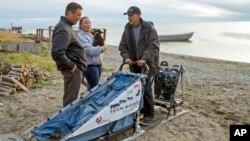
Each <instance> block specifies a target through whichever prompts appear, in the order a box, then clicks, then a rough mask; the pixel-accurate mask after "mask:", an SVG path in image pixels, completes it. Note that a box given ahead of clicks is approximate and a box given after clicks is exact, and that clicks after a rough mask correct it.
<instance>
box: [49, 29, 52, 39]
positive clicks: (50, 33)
mask: <svg viewBox="0 0 250 141" xmlns="http://www.w3.org/2000/svg"><path fill="white" fill-rule="evenodd" d="M51 41H52V26H49V42H51Z"/></svg>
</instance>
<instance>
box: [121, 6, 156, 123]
mask: <svg viewBox="0 0 250 141" xmlns="http://www.w3.org/2000/svg"><path fill="white" fill-rule="evenodd" d="M124 15H128V23H127V24H126V26H125V30H124V32H123V35H122V39H121V41H120V45H119V51H120V54H121V56H122V58H123V61H124V63H126V64H129V68H130V71H131V72H133V73H141V72H142V68H143V66H144V64H145V63H146V64H147V65H148V66H149V74H148V76H147V79H146V85H145V92H144V97H143V98H144V108H143V109H142V112H143V114H144V117H145V118H144V122H145V123H149V122H152V121H154V102H153V94H152V83H153V77H154V76H156V75H157V74H158V73H159V41H158V35H157V32H156V30H155V28H154V25H153V23H152V22H149V21H144V20H143V19H142V18H141V10H140V8H138V7H136V6H131V7H130V8H129V9H128V10H127V12H126V13H124ZM132 62H136V64H134V63H132Z"/></svg>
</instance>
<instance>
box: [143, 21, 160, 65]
mask: <svg viewBox="0 0 250 141" xmlns="http://www.w3.org/2000/svg"><path fill="white" fill-rule="evenodd" d="M157 54H159V40H158V35H157V32H156V30H155V28H154V26H153V25H150V29H149V33H148V41H147V47H146V50H145V51H144V52H143V56H142V60H145V61H147V62H148V61H150V60H151V59H152V58H153V57H154V56H156V55H157Z"/></svg>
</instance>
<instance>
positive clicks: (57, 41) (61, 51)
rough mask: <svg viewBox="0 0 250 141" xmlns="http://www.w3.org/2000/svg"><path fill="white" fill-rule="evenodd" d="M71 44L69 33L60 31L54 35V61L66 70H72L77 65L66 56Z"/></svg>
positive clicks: (52, 52)
mask: <svg viewBox="0 0 250 141" xmlns="http://www.w3.org/2000/svg"><path fill="white" fill-rule="evenodd" d="M69 44H70V36H69V33H68V32H67V31H65V30H60V31H58V32H57V33H54V35H53V41H52V50H51V55H52V58H53V60H55V61H56V62H57V64H58V65H59V66H60V67H62V68H63V69H64V70H67V69H68V70H72V69H73V68H74V66H75V64H74V63H73V62H72V61H71V60H70V59H69V58H68V57H67V56H66V54H65V52H66V50H67V48H68V46H69Z"/></svg>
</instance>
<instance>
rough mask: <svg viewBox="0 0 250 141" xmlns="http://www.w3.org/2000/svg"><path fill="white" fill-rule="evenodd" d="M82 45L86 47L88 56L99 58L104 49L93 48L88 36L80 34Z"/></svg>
mask: <svg viewBox="0 0 250 141" xmlns="http://www.w3.org/2000/svg"><path fill="white" fill-rule="evenodd" d="M78 36H79V39H80V42H81V45H82V46H83V47H84V51H85V53H86V55H88V56H97V55H100V54H101V53H102V47H100V46H96V47H95V46H92V42H90V41H89V40H88V39H87V37H86V35H84V34H81V33H78Z"/></svg>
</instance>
